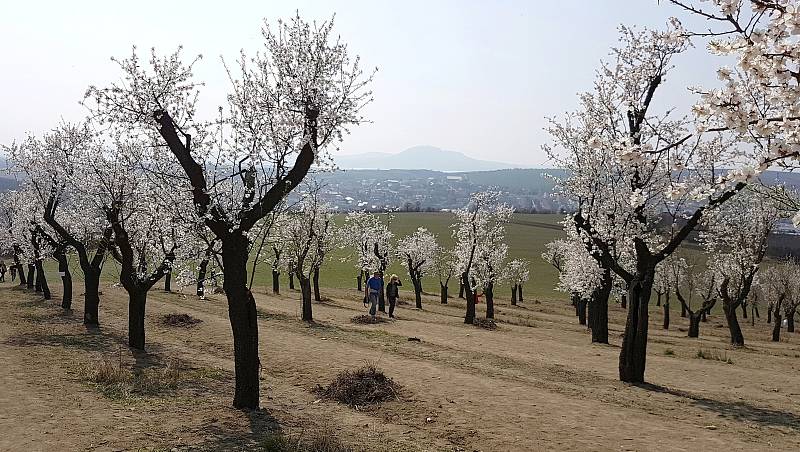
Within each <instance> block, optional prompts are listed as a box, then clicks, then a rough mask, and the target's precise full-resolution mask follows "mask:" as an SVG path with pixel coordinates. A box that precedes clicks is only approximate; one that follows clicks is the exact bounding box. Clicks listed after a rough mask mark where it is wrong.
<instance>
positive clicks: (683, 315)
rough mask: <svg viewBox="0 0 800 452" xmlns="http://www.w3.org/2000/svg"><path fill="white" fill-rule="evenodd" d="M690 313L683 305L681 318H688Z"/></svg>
mask: <svg viewBox="0 0 800 452" xmlns="http://www.w3.org/2000/svg"><path fill="white" fill-rule="evenodd" d="M687 315H688V313H687V312H686V306H684V305H683V303H681V317H686V316H687Z"/></svg>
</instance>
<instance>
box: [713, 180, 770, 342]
mask: <svg viewBox="0 0 800 452" xmlns="http://www.w3.org/2000/svg"><path fill="white" fill-rule="evenodd" d="M780 217H781V215H780V211H779V210H778V208H777V207H776V206H775V205H774V203H773V202H772V201H771V199H769V198H766V197H764V196H762V195H760V194H758V193H756V192H754V191H751V190H745V191H743V192H741V193H739V194H738V195H737V196H736V197H735V198H734V199H732V200H731V201H730V202H728V203H726V204H725V205H724V206H722V207H721V208H719V209H717V210H716V211H714V212H711V213H710V214H709V215H708V216H707V218H706V221H705V222H706V224H707V226H706V231H704V232H703V233H702V234H701V239H702V240H703V242H704V245H705V247H706V250H707V253H708V255H709V258H710V264H709V266H710V267H711V268H712V269H713V271H714V272H715V275H716V278H717V280H718V281H719V284H718V286H717V294H718V295H719V297H720V299H721V300H722V308H723V311H724V312H725V319H726V321H727V324H728V329H729V330H730V336H731V344H733V345H737V346H742V345H744V336H743V335H742V329H741V327H740V326H739V320H738V318H737V316H736V309H738V308H739V306H741V304H742V303H743V301H744V300H746V299H747V297H748V295H749V294H750V289H751V287H752V285H753V279H754V278H755V276H756V273H757V272H758V269H759V265H760V264H761V261H762V260H764V257H765V256H766V253H767V239H768V238H769V235H770V233H771V232H772V231H773V229H774V227H775V225H776V223H777V222H778V220H779V219H780Z"/></svg>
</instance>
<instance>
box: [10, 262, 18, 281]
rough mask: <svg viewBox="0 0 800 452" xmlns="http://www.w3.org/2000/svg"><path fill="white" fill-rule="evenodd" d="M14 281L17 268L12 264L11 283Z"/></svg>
mask: <svg viewBox="0 0 800 452" xmlns="http://www.w3.org/2000/svg"><path fill="white" fill-rule="evenodd" d="M16 279H17V266H16V265H13V264H12V265H11V282H14V280H16Z"/></svg>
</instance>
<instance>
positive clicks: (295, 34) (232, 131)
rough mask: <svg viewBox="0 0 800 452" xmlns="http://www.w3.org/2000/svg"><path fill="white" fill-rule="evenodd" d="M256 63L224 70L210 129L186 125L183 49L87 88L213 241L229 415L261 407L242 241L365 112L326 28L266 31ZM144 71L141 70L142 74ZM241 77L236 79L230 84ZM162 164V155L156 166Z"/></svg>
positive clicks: (360, 75) (351, 63)
mask: <svg viewBox="0 0 800 452" xmlns="http://www.w3.org/2000/svg"><path fill="white" fill-rule="evenodd" d="M262 35H263V37H264V44H265V50H264V53H257V54H256V55H255V56H254V57H252V58H248V57H245V56H244V55H243V56H242V57H241V59H240V60H239V61H238V71H237V75H234V73H233V70H230V71H229V74H230V78H231V85H232V89H231V92H230V94H229V96H228V99H227V100H228V102H227V109H222V111H221V113H220V119H218V120H217V121H216V125H217V127H216V130H213V129H212V130H209V129H208V128H207V127H206V126H205V125H204V124H203V123H201V122H198V121H197V120H196V118H195V116H196V110H195V101H196V98H197V91H198V88H199V84H198V83H196V82H195V81H194V80H193V77H192V66H193V64H194V63H190V64H185V63H184V62H183V61H182V58H181V55H180V51H178V52H175V53H173V54H171V55H167V56H165V57H159V56H157V55H155V54H154V55H153V56H152V58H151V60H150V64H149V65H146V64H142V63H141V62H140V61H139V58H138V56H137V55H136V53H135V51H134V54H133V55H132V56H130V57H129V58H127V59H124V60H120V61H118V63H119V66H120V68H121V69H122V71H123V78H124V80H125V82H124V83H118V84H112V85H111V86H109V87H107V88H97V87H90V88H89V90H88V91H87V100H86V101H85V104H87V105H90V107H91V109H92V110H93V113H94V114H95V115H96V116H97V117H99V118H100V119H102V120H103V121H106V122H110V123H121V124H126V125H128V126H129V127H132V128H134V129H136V130H138V131H140V133H141V135H142V136H143V137H146V138H148V139H151V140H152V142H153V144H156V145H159V146H163V145H166V147H167V148H168V149H169V151H170V153H171V154H172V156H173V158H175V159H177V161H178V163H179V164H180V166H181V168H182V170H183V173H184V176H185V177H186V178H188V181H189V184H190V185H191V192H190V193H187V195H190V197H191V200H192V202H193V203H194V208H195V210H196V212H197V215H199V217H201V218H202V219H203V221H204V222H205V224H206V226H207V227H208V228H209V229H210V230H211V231H212V232H213V233H214V235H215V236H216V238H218V239H219V241H220V246H221V261H222V264H223V273H224V276H225V278H224V284H223V287H224V289H225V295H226V297H227V299H228V312H229V316H230V321H231V329H232V331H233V338H234V357H235V374H236V391H235V395H234V401H233V405H234V406H235V407H236V408H257V407H258V405H259V378H258V374H259V368H260V360H259V356H258V320H257V315H256V306H255V299H254V298H253V295H252V292H251V291H250V289H249V288H248V269H247V262H248V257H249V255H250V248H251V245H252V244H251V242H250V237H249V233H250V232H251V230H252V229H253V228H254V227H255V226H256V225H257V223H258V222H259V221H260V220H261V219H262V218H264V217H265V216H267V215H268V214H270V212H272V211H273V210H274V209H275V207H276V206H278V205H279V204H280V203H281V202H282V201H283V199H284V197H285V196H286V195H287V194H288V193H289V192H290V191H292V190H293V189H294V188H295V187H297V186H298V185H299V184H300V182H301V181H302V180H303V179H304V178H305V176H306V175H307V174H308V172H309V170H310V169H311V166H312V165H313V164H314V163H315V162H316V163H319V164H325V163H326V162H327V159H328V148H329V147H330V146H331V145H332V143H333V142H335V141H337V140H341V138H342V137H343V135H344V134H345V133H346V132H347V130H348V127H350V126H353V125H358V124H361V123H362V122H363V118H362V117H361V114H360V112H361V109H362V107H363V106H364V105H365V104H366V103H367V102H369V100H370V96H371V93H370V92H369V91H368V90H367V85H368V84H369V82H370V81H371V79H372V76H371V75H370V74H364V72H363V71H362V70H361V68H360V61H359V59H358V58H355V59H351V58H350V56H349V54H348V50H347V46H346V44H345V43H344V42H343V41H342V40H340V39H337V38H336V37H335V35H334V34H333V22H332V21H326V22H323V23H321V24H313V25H312V24H309V23H306V22H305V21H303V20H302V19H301V18H300V17H299V16H296V17H293V18H291V19H290V20H288V21H285V22H284V21H279V22H278V25H277V27H274V28H273V27H270V26H269V25H265V27H264V28H263V30H262ZM148 66H149V67H148ZM237 77H238V78H237ZM165 157H166V156H165Z"/></svg>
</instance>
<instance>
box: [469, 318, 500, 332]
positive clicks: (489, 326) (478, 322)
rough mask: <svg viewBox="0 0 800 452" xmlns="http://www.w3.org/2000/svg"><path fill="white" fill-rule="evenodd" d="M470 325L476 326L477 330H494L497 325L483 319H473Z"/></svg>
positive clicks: (492, 321)
mask: <svg viewBox="0 0 800 452" xmlns="http://www.w3.org/2000/svg"><path fill="white" fill-rule="evenodd" d="M472 324H473V325H475V326H477V327H478V328H483V329H484V330H496V329H497V323H495V321H494V320H492V319H485V318H483V317H475V318H474V319H473V320H472Z"/></svg>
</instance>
